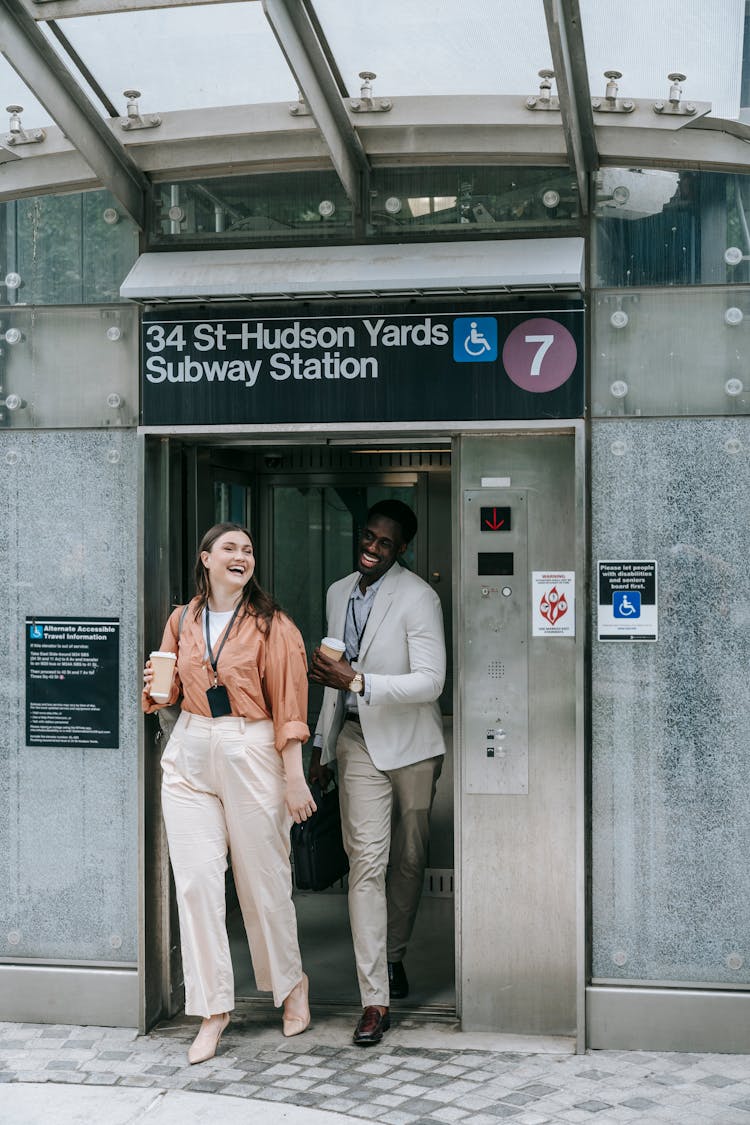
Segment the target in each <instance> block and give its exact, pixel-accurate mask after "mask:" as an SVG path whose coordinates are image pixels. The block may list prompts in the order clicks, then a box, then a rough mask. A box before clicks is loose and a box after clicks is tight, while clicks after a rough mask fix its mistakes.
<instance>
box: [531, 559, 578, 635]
mask: <svg viewBox="0 0 750 1125" xmlns="http://www.w3.org/2000/svg"><path fill="white" fill-rule="evenodd" d="M531 578H532V581H531V598H532V631H531V635H532V637H574V636H575V635H576V624H575V623H576V613H575V608H576V602H575V589H576V576H575V571H574V570H557V571H551V570H535V571H533V572H532V576H531Z"/></svg>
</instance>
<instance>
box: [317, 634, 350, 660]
mask: <svg viewBox="0 0 750 1125" xmlns="http://www.w3.org/2000/svg"><path fill="white" fill-rule="evenodd" d="M320 651H321V652H322V653H324V655H325V656H327V657H328V659H329V660H340V659H341V657H342V656H343V655H344V653H345V652H346V645H345V644H344V642H343V641H340V640H338V639H337V638H336V637H323V640H322V641H321V642H320Z"/></svg>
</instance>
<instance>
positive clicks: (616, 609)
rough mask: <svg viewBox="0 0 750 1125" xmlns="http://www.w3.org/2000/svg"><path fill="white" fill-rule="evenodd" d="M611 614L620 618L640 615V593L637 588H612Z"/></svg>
mask: <svg viewBox="0 0 750 1125" xmlns="http://www.w3.org/2000/svg"><path fill="white" fill-rule="evenodd" d="M612 616H613V617H617V618H619V619H620V620H622V619H623V618H625V619H627V618H629V617H632V618H636V617H640V616H641V595H640V591H639V590H614V591H613V593H612Z"/></svg>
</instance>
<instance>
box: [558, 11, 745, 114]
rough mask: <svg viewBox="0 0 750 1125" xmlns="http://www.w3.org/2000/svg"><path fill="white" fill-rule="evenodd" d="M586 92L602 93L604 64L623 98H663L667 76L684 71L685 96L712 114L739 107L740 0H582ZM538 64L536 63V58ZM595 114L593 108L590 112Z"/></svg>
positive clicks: (742, 19) (729, 112) (733, 111)
mask: <svg viewBox="0 0 750 1125" xmlns="http://www.w3.org/2000/svg"><path fill="white" fill-rule="evenodd" d="M580 9H581V26H582V28H583V37H584V42H585V45H586V63H587V65H588V71H589V82H590V85H591V92H592V94H593V95H594V96H596V95H597V94H604V87H605V85H606V82H607V80H606V78H604V77H603V75H604V71H605V70H610V69H612V68H614V69H616V70H620V71H622V74H623V77H622V79H621V80H620V96H621V97H629V98H636V99H645V98H653V99H654V100H656V99H657V98H659V99H664V98H665V97H666V96H667V94H668V92H669V86H670V83H669V81H668V79H667V74H668V73H671V72H672V71H678V70H679V71H682V73H683V74H686V75H687V81H686V82H685V83H683V89H684V95H685V98H686V99H689V100H690V99H694V100H696V101H703V102H711V103H712V104H713V110H712V116H714V117H732V118H736V117H737V115H738V113H739V108H740V76H741V69H742V33H743V27H744V17H745V0H722V2H721V4H714V5H712V6H711V7H708V6H707V5H706V3H705V0H661V3H660V4H659V6H658V8H656V9H655V8H654V5H653V3H652V2H651V0H630V2H629V3H628V4H621V5H611V4H602V2H601V0H580ZM540 65H541V64H540ZM594 116H596V114H595V115H594Z"/></svg>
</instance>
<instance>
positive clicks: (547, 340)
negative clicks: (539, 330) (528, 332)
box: [524, 336, 555, 378]
mask: <svg viewBox="0 0 750 1125" xmlns="http://www.w3.org/2000/svg"><path fill="white" fill-rule="evenodd" d="M554 342H555V337H554V336H524V343H526V344H539V347H538V348H537V350H536V354H535V356H534V358H533V360H532V361H531V370H530V372H529V375H531V377H532V378H534V377H535V376H536V375H541V373H542V360H543V359H544V357H545V356H546V354H547V352H548V351H549V349H550V348H551V347H552V345H553V344H554Z"/></svg>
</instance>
